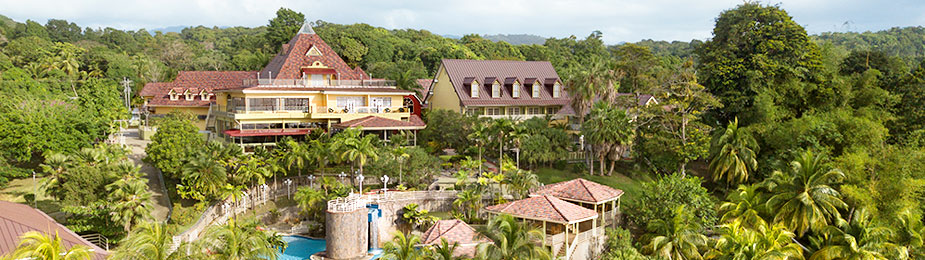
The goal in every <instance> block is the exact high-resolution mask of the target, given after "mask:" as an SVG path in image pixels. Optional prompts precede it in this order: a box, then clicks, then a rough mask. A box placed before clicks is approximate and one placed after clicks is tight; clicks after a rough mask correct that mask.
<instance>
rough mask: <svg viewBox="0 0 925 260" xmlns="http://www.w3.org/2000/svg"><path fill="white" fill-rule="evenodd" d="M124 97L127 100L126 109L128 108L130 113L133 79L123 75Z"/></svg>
mask: <svg viewBox="0 0 925 260" xmlns="http://www.w3.org/2000/svg"><path fill="white" fill-rule="evenodd" d="M120 83H122V98H123V99H124V100H125V109H128V112H129V115H131V113H132V80H130V79H128V78H127V77H122V82H120Z"/></svg>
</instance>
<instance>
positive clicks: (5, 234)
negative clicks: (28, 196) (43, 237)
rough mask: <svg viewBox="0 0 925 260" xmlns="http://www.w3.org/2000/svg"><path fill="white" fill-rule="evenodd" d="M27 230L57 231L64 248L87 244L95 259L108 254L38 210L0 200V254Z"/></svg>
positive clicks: (16, 242) (8, 248) (14, 243)
mask: <svg viewBox="0 0 925 260" xmlns="http://www.w3.org/2000/svg"><path fill="white" fill-rule="evenodd" d="M29 231H38V232H42V233H45V234H50V235H54V234H55V232H57V233H58V236H60V237H61V243H62V244H64V247H65V248H71V247H73V246H74V245H84V246H87V247H89V248H90V249H91V250H93V251H92V258H93V259H95V260H102V259H106V256H108V255H109V252H108V251H106V250H103V249H102V248H100V247H98V246H96V245H94V244H92V243H90V242H88V241H87V240H85V239H83V238H81V237H80V236H78V235H77V234H76V233H74V231H71V230H70V229H67V228H66V227H64V226H62V225H61V224H59V223H58V222H56V221H55V220H54V219H52V218H51V217H49V216H48V215H46V214H45V213H44V212H42V211H40V210H37V209H34V208H32V207H29V206H27V205H23V204H19V203H13V202H8V201H0V255H4V254H7V253H10V252H13V250H15V249H16V246H17V245H19V242H20V240H19V237H20V236H22V235H23V234H25V233H26V232H29Z"/></svg>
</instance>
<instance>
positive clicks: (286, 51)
mask: <svg viewBox="0 0 925 260" xmlns="http://www.w3.org/2000/svg"><path fill="white" fill-rule="evenodd" d="M304 31H308V32H310V33H303V32H304ZM312 48H314V49H316V50H318V52H320V53H321V55H307V53H308V51H309V50H311V49H312ZM316 62H317V63H321V66H323V67H322V68H331V69H334V72H335V73H334V74H335V75H337V78H338V79H341V80H361V79H370V77H369V75H367V74H366V72H363V70H360V69H358V67H357V68H350V66H349V65H347V63H346V62H344V60H343V59H341V58H340V56H338V55H337V53H336V52H334V49H331V47H330V46H328V44H327V43H325V42H324V40H321V37H320V36H318V35H317V34H315V31H314V30H313V29H311V26H308V25H307V24H306V25H303V26H302V29H301V30H299V33H298V34H296V35H295V36H294V37H292V40H290V41H289V43H287V44H283V47H282V49H280V51H279V54H277V55H276V57H273V60H271V61H270V63H269V64H267V66H266V67H264V68H263V70H261V71H260V78H262V79H265V78H274V79H298V78H302V68H307V67H314V66H313V65H314V64H315V63H316Z"/></svg>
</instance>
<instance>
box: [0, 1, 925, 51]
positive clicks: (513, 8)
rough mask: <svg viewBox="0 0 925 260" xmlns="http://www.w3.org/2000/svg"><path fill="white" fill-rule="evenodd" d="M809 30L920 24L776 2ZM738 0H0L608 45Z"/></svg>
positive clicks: (857, 10)
mask: <svg viewBox="0 0 925 260" xmlns="http://www.w3.org/2000/svg"><path fill="white" fill-rule="evenodd" d="M761 2H762V3H765V4H778V5H780V6H781V7H782V8H784V9H785V10H787V11H788V12H789V14H790V15H791V16H793V17H794V20H796V21H797V23H799V24H801V25H803V26H804V27H805V28H806V29H807V31H808V32H809V33H811V34H815V33H820V32H829V31H860V32H863V31H878V30H884V29H889V28H891V27H897V26H898V27H905V26H923V25H925V1H922V0H892V1H882V0H881V1H864V0H778V1H768V0H763V1H761ZM741 3H743V0H688V1H669V0H463V1H442V0H384V1H381V0H369V1H361V0H333V1H332V0H326V1H320V0H146V1H130V0H47V1H43V0H0V14H2V15H6V16H8V17H10V18H13V19H14V20H17V21H20V22H22V21H25V20H26V19H31V20H34V21H37V22H40V23H42V24H44V23H45V22H46V21H47V20H48V19H51V18H55V19H65V20H68V21H70V22H76V23H77V24H78V25H80V26H81V27H93V28H104V27H113V28H117V29H123V30H126V29H127V30H135V29H140V28H146V29H154V28H166V27H170V26H191V25H192V26H195V25H204V26H209V27H211V26H220V27H226V26H247V27H254V26H260V25H266V24H267V23H268V22H267V21H268V20H269V19H272V18H273V17H275V12H276V10H278V9H279V8H280V7H286V8H290V9H293V10H295V11H298V12H301V13H303V14H305V16H306V19H308V20H310V21H315V20H324V21H327V22H333V23H340V24H353V23H367V24H371V25H373V26H379V27H385V28H387V29H406V28H412V29H426V30H428V31H431V32H433V33H435V34H440V35H457V36H462V35H466V34H472V33H476V34H483V35H484V34H535V35H540V36H543V37H557V38H561V37H568V36H570V35H576V36H578V37H584V36H587V35H589V34H590V33H591V32H592V31H595V30H598V31H601V32H602V33H603V39H604V41H605V42H606V43H608V44H615V43H619V42H635V41H639V40H643V39H654V40H668V41H671V40H680V41H690V40H692V39H701V40H704V39H708V38H710V37H711V35H712V33H711V32H712V29H713V25H714V21H715V19H716V17H717V16H718V15H719V13H720V12H722V11H723V10H727V9H731V8H734V7H735V6H736V5H738V4H741Z"/></svg>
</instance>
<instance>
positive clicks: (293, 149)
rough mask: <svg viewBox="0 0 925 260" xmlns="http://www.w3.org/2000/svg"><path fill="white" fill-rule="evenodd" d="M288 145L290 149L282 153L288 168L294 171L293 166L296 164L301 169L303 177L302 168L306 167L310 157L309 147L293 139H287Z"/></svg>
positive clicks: (300, 174)
mask: <svg viewBox="0 0 925 260" xmlns="http://www.w3.org/2000/svg"><path fill="white" fill-rule="evenodd" d="M286 147H287V148H289V149H288V151H286V152H285V153H283V154H282V156H283V162H285V163H286V170H287V171H288V172H289V173H292V166H295V167H296V168H297V169H299V171H298V172H299V173H298V174H299V177H302V170H303V169H305V165H306V164H308V159H309V158H310V157H309V153H308V149H307V148H308V147H306V145H304V144H302V143H299V142H296V141H295V140H292V139H289V140H287V141H286Z"/></svg>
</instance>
